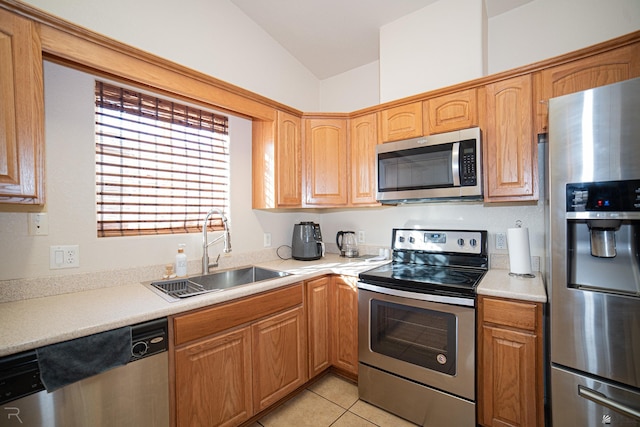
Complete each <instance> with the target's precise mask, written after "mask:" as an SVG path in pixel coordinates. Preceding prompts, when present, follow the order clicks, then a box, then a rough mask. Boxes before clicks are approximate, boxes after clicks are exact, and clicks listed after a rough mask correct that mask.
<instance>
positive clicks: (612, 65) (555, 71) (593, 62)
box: [535, 44, 640, 133]
mask: <svg viewBox="0 0 640 427" xmlns="http://www.w3.org/2000/svg"><path fill="white" fill-rule="evenodd" d="M635 77H640V44H633V45H629V46H624V47H620V48H618V49H614V50H611V51H608V52H605V53H601V54H598V55H593V56H590V57H587V58H584V59H580V60H576V61H572V62H568V63H566V64H562V65H558V66H555V67H551V68H547V69H546V70H543V71H540V72H539V73H537V74H536V76H535V78H536V85H535V89H536V97H535V99H536V100H537V102H536V133H545V132H547V131H548V126H549V99H550V98H555V97H556V96H562V95H567V94H570V93H575V92H580V91H583V90H587V89H593V88H595V87H599V86H604V85H608V84H612V83H617V82H621V81H623V80H628V79H632V78H635Z"/></svg>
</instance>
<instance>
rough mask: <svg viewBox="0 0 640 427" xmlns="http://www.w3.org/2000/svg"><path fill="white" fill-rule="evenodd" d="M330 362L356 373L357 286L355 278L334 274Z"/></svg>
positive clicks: (350, 372) (346, 370) (355, 374)
mask: <svg viewBox="0 0 640 427" xmlns="http://www.w3.org/2000/svg"><path fill="white" fill-rule="evenodd" d="M333 281H334V282H333V283H334V289H333V292H332V293H331V294H332V296H333V299H334V300H333V302H332V304H331V306H332V308H333V310H334V311H333V321H332V330H333V343H334V344H333V346H332V359H333V361H332V364H333V365H334V366H335V367H336V368H339V369H341V370H343V371H345V372H347V373H349V374H353V375H354V376H357V375H358V288H357V286H356V282H357V279H356V278H355V277H354V278H345V277H342V276H334V278H333Z"/></svg>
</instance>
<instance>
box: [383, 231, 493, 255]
mask: <svg viewBox="0 0 640 427" xmlns="http://www.w3.org/2000/svg"><path fill="white" fill-rule="evenodd" d="M484 236H486V232H483V231H458V230H418V229H406V228H397V229H394V230H393V249H394V250H409V251H422V252H436V253H437V252H453V253H461V254H482V251H483V248H484V246H485V245H484V242H483V237H484Z"/></svg>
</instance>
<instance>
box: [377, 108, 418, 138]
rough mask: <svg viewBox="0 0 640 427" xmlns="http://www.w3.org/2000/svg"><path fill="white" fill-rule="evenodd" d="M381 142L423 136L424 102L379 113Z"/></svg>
mask: <svg viewBox="0 0 640 427" xmlns="http://www.w3.org/2000/svg"><path fill="white" fill-rule="evenodd" d="M378 114H379V118H380V120H379V124H380V141H382V142H390V141H398V140H401V139H407V138H415V137H418V136H422V135H423V132H422V101H418V102H414V103H411V104H406V105H400V106H398V107H392V108H388V109H386V110H382V111H380V112H379V113H378Z"/></svg>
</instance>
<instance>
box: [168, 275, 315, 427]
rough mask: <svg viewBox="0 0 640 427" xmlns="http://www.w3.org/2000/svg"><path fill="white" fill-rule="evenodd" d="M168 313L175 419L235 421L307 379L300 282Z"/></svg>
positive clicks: (180, 422)
mask: <svg viewBox="0 0 640 427" xmlns="http://www.w3.org/2000/svg"><path fill="white" fill-rule="evenodd" d="M172 321H173V322H172V326H173V328H172V330H173V342H174V345H173V346H172V350H173V353H172V355H171V356H170V360H171V361H172V362H171V364H172V371H173V384H174V387H173V389H172V390H171V396H172V397H173V399H172V410H171V413H172V425H175V426H176V427H197V426H203V427H205V426H206V427H219V426H225V427H231V426H238V425H240V424H242V423H243V422H245V421H247V420H248V419H250V418H251V417H253V416H254V415H256V414H258V413H259V412H260V411H262V410H264V409H266V408H267V407H269V406H270V405H272V404H273V403H276V402H277V401H278V400H280V399H281V398H283V397H285V396H287V395H288V394H290V393H291V392H293V391H295V390H296V389H297V388H298V387H300V386H302V385H303V384H304V383H305V382H306V381H307V379H308V375H307V338H306V337H307V335H306V319H305V308H304V304H303V286H302V284H296V285H293V286H290V287H286V288H280V289H276V290H273V291H269V292H265V293H262V294H258V295H254V296H251V297H247V298H244V299H241V300H235V301H230V302H228V303H222V304H217V305H214V306H211V307H207V308H203V309H200V310H196V311H193V312H189V313H185V314H181V315H177V316H175V317H173V318H172Z"/></svg>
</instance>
